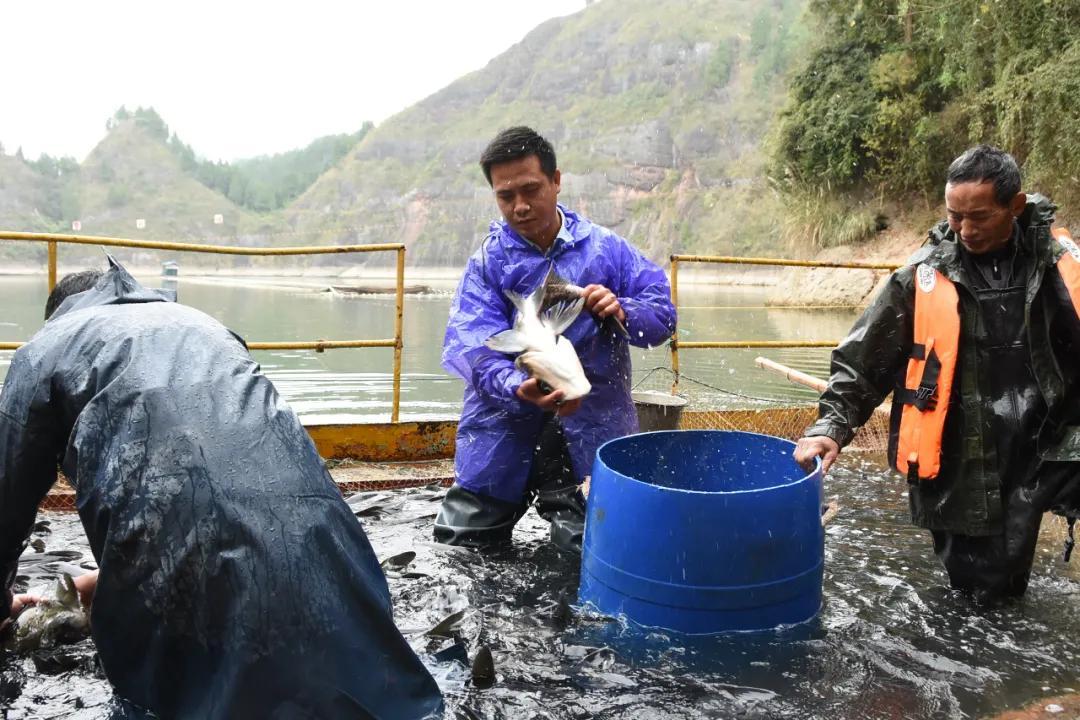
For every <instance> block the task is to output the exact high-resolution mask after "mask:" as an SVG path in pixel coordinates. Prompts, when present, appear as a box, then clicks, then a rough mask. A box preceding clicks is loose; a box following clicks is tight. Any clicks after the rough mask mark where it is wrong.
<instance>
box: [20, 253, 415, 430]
mask: <svg viewBox="0 0 1080 720" xmlns="http://www.w3.org/2000/svg"><path fill="white" fill-rule="evenodd" d="M0 240H20V241H27V242H43V243H46V244H47V245H48V248H49V291H50V292H51V291H52V289H53V288H54V287H56V255H57V252H56V250H57V246H58V244H59V243H69V244H73V245H97V246H101V247H127V248H139V249H143V250H171V251H174V252H198V253H208V254H213V255H253V256H262V257H266V256H283V255H329V254H337V253H368V252H396V253H397V292H396V301H395V305H394V337H393V338H387V339H382V340H314V341H311V342H250V343H248V348H250V349H251V350H314V351H316V352H322V351H323V350H331V349H338V348H379V347H388V348H393V349H394V398H393V404H392V406H391V410H390V422H395V423H396V422H398V418H399V414H400V408H401V351H402V347H403V343H402V318H403V313H404V309H405V246H404V245H403V244H401V243H384V244H382V245H327V246H315V247H280V248H256V247H235V246H229V245H198V244H194V243H192V244H188V243H176V242H157V241H150V240H129V239H127V238H113V237H95V236H87V235H58V234H51V233H27V232H0ZM22 344H23V343H11V342H0V350H17V349H18V348H19V347H20V346H22Z"/></svg>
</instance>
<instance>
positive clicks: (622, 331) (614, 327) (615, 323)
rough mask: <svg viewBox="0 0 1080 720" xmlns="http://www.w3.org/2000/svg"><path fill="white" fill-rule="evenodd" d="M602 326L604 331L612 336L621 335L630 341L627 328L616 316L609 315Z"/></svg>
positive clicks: (602, 321)
mask: <svg viewBox="0 0 1080 720" xmlns="http://www.w3.org/2000/svg"><path fill="white" fill-rule="evenodd" d="M600 326H601V327H603V328H604V330H605V331H606V332H608V333H610V334H612V335H620V336H622V337H624V338H626V339H628V340H629V339H630V333H629V332H627V330H626V326H625V325H623V324H622V321H621V320H619V318H617V317H615V316H614V315H608V316H607V317H606V318H604V319H603V320H601V321H600Z"/></svg>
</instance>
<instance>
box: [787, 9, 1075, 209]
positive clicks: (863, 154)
mask: <svg viewBox="0 0 1080 720" xmlns="http://www.w3.org/2000/svg"><path fill="white" fill-rule="evenodd" d="M810 7H811V11H812V13H813V15H814V17H815V18H816V20H817V22H818V23H819V24H820V26H821V27H820V30H819V32H818V36H819V37H820V38H821V42H820V44H819V45H818V47H817V49H816V50H815V51H814V52H813V54H812V55H811V57H810V58H809V60H808V62H807V63H806V65H805V66H804V67H803V69H802V71H801V72H800V73H799V74H798V75H797V76H796V77H795V78H794V80H793V82H792V87H791V94H790V101H789V104H788V107H787V109H786V111H785V112H784V114H783V116H782V118H781V119H780V122H779V125H778V131H777V133H776V136H777V142H776V147H775V152H774V159H775V161H776V165H777V168H778V172H779V174H780V175H781V176H782V177H785V178H786V179H787V183H788V186H789V187H790V188H794V189H796V190H797V189H799V188H803V189H807V190H809V189H812V188H813V187H816V186H822V185H826V184H827V185H829V186H830V187H832V188H834V189H838V190H843V191H847V192H851V193H858V192H860V191H862V190H867V189H873V190H875V191H877V192H878V193H880V194H883V195H884V194H898V193H899V194H902V193H910V192H920V191H921V192H932V191H933V192H936V188H937V186H938V185H940V182H941V177H942V175H943V173H944V170H945V167H946V166H947V164H948V163H949V161H950V160H951V159H952V158H953V157H954V156H955V155H956V154H958V153H959V152H960V151H961V150H963V149H964V148H965V147H967V146H968V145H971V144H973V143H975V142H992V143H996V144H998V145H1001V146H1003V147H1004V148H1006V149H1008V150H1009V151H1010V152H1012V153H1013V154H1014V155H1016V157H1017V159H1018V160H1020V161H1021V162H1023V164H1024V169H1025V172H1026V174H1027V175H1028V178H1029V181H1032V182H1034V183H1037V184H1039V185H1040V186H1041V187H1042V189H1044V190H1045V191H1047V192H1050V193H1052V194H1054V195H1055V196H1056V197H1057V198H1058V199H1065V198H1067V197H1071V198H1073V199H1075V200H1077V201H1080V190H1078V188H1077V186H1076V184H1075V183H1074V182H1072V180H1071V179H1069V177H1070V174H1071V173H1065V172H1061V170H1062V168H1066V167H1069V168H1074V167H1076V166H1077V162H1078V160H1080V113H1076V112H1075V111H1073V110H1072V109H1073V108H1075V99H1076V97H1077V96H1078V95H1080V36H1078V35H1077V34H1076V33H1075V30H1074V28H1076V27H1077V23H1080V0H1056V1H1055V2H1047V1H1046V0H1015V1H1014V2H1009V3H1003V2H985V0H953V1H952V2H948V3H930V2H926V1H925V0H922V1H918V0H857V1H856V2H854V3H853V2H851V1H850V0H812V2H811V5H810Z"/></svg>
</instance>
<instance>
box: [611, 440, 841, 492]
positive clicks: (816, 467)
mask: <svg viewBox="0 0 1080 720" xmlns="http://www.w3.org/2000/svg"><path fill="white" fill-rule="evenodd" d="M672 433H686V434H705V433H709V434H712V433H727V434H729V435H743V436H746V437H751V438H767V439H768V440H770V441H773V440H776V441H780V442H783V443H787V444H789V445H791V447H792V449H794V448H795V442H794V441H792V440H788V439H787V438H782V437H777V436H775V435H766V434H765V433H753V432H745V431H743V430H706V429H694V430H653V431H652V432H644V433H635V434H633V435H623V436H622V437H617V438H613V439H611V440H608V441H607V442H606V443H604V444H603V445H601V446H600V447H599V448H597V449H596V460H598V461H600V462H603V464H604V467H606V468H607V470H608V472H610V473H612V474H614V475H618V476H619V478H620V479H621V480H627V481H630V482H634V483H637V484H639V485H644V486H645V487H649V488H658V489H663V490H665V491H667V492H673V493H686V494H688V495H710V496H711V495H749V494H753V493H761V492H767V491H770V490H776V489H778V488H784V487H790V486H792V485H798V484H799V483H801V482H806V481H807V480H810V479H811V478H813V477H814V476H815V475H817V474H818V473H819V472H821V458H820V457H815V458H814V469H813V470H812V471H811V472H809V473H807V474H806V475H803V476H802V477H800V478H798V479H796V480H792V481H790V482H785V483H780V484H779V485H770V486H768V487H762V488H753V489H747V490H687V489H686V488H673V487H668V486H667V485H657V484H655V483H650V482H645V481H644V480H638V479H637V478H635V477H630V476H629V475H624V474H623V473H621V472H619V471H618V470H616V469H615V468H613V467H611V466H610V465H608V464H607V463H606V462H604V460H603V459H602V458H601V455H600V454H601V453H602V452H603V451H604V448H606V447H607V446H608V445H613V444H615V443H618V442H624V441H627V440H631V439H633V438H639V437H645V436H647V435H670V434H672ZM792 462H795V460H794V459H792Z"/></svg>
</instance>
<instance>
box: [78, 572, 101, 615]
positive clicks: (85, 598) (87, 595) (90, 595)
mask: <svg viewBox="0 0 1080 720" xmlns="http://www.w3.org/2000/svg"><path fill="white" fill-rule="evenodd" d="M97 579H98V571H97V570H92V571H90V572H88V573H84V574H82V575H80V576H79V577H77V578H72V582H74V583H75V590H76V591H77V592H78V593H79V602H81V603H82V605H83V607H84V608H86V609H88V610H89V609H90V606H91V605H92V604H93V603H94V590H96V589H97Z"/></svg>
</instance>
